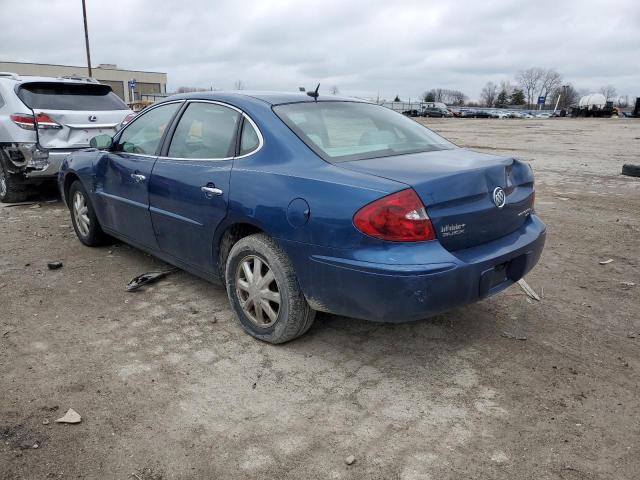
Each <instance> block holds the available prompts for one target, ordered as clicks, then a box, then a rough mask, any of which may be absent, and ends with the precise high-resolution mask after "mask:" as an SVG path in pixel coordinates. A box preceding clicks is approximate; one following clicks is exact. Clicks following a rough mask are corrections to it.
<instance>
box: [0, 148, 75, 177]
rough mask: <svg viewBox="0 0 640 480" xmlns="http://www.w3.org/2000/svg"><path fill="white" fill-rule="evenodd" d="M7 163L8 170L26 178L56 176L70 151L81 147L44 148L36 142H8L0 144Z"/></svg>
mask: <svg viewBox="0 0 640 480" xmlns="http://www.w3.org/2000/svg"><path fill="white" fill-rule="evenodd" d="M0 149H1V150H3V152H4V154H5V158H6V161H7V162H8V163H7V165H6V166H7V167H8V170H9V171H10V172H11V173H13V174H18V175H21V176H22V177H23V179H25V180H30V179H33V180H38V179H43V180H44V179H49V178H55V177H56V176H57V175H58V172H59V171H60V166H61V165H62V162H63V161H64V159H65V158H66V157H67V155H69V154H70V153H73V152H74V151H76V150H79V149H60V150H57V149H52V150H47V149H42V148H39V147H38V146H37V145H36V144H35V143H7V144H0Z"/></svg>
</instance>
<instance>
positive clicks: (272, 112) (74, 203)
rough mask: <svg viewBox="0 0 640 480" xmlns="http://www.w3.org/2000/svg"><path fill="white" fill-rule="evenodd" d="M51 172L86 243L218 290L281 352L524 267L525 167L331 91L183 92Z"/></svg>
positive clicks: (528, 244) (536, 235) (443, 306)
mask: <svg viewBox="0 0 640 480" xmlns="http://www.w3.org/2000/svg"><path fill="white" fill-rule="evenodd" d="M92 146H93V147H95V148H92V149H87V150H84V151H80V152H77V153H74V154H72V155H71V156H69V157H68V158H67V160H66V161H65V162H64V164H63V166H62V169H61V172H60V176H59V186H60V190H61V192H62V195H63V198H64V200H65V202H66V203H67V205H68V206H69V209H70V212H71V219H72V222H73V227H74V229H75V231H76V234H77V236H78V238H79V239H80V241H81V242H82V243H84V244H85V245H88V246H96V245H101V244H104V243H105V242H108V241H110V240H112V239H113V237H115V238H117V239H120V240H122V241H124V242H126V243H129V244H131V245H133V246H135V247H137V248H139V249H141V250H144V251H146V252H149V253H151V254H153V255H155V256H157V257H159V258H161V259H163V260H164V261H166V262H168V263H171V264H173V265H176V266H178V267H180V268H182V269H184V270H187V271H189V272H191V273H193V274H195V275H198V276H200V277H202V278H204V279H207V280H210V281H217V282H221V283H222V284H223V285H224V286H225V287H226V290H227V292H228V296H229V301H230V303H231V305H232V307H233V309H234V311H235V313H236V316H237V318H238V320H239V322H240V325H242V327H243V328H244V329H245V330H246V331H247V332H248V333H249V334H250V335H252V336H254V337H256V338H259V339H261V340H264V341H266V342H270V343H282V342H286V341H288V340H292V339H294V338H296V337H299V336H300V335H303V334H304V333H305V332H306V331H307V330H308V329H309V328H310V327H311V324H312V322H313V319H314V316H315V312H316V311H322V312H330V313H334V314H339V315H345V316H349V317H357V318H363V319H369V320H375V321H384V322H403V321H409V320H417V319H421V318H425V317H428V316H430V315H434V314H436V313H439V312H442V311H444V310H448V309H451V308H454V307H458V306H461V305H466V304H469V303H471V302H475V301H477V300H480V299H482V298H486V297H488V296H489V295H493V294H495V293H497V292H499V291H501V290H503V289H505V288H507V287H508V286H510V285H512V284H513V283H514V282H516V281H517V280H519V279H520V278H522V277H523V276H524V275H525V274H526V273H527V272H528V271H529V270H531V268H533V266H534V265H535V264H536V263H537V261H538V259H539V257H540V254H541V252H542V249H543V246H544V241H545V226H544V224H543V223H542V221H540V219H539V218H538V216H537V215H536V214H535V212H534V197H535V190H534V178H533V172H532V170H531V167H530V166H529V165H528V164H527V163H523V162H521V161H519V160H517V159H515V158H511V157H499V156H494V155H487V154H482V153H476V152H472V151H468V150H464V149H462V148H459V147H457V146H455V145H453V144H452V143H450V142H448V141H447V140H445V139H443V138H442V137H440V136H438V135H436V134H434V133H433V132H431V131H430V130H428V129H427V128H425V127H423V126H422V125H420V124H418V123H416V122H414V121H413V120H410V119H408V118H406V117H404V116H403V115H400V114H398V113H395V112H393V111H391V110H389V109H387V108H385V107H382V106H378V105H374V104H371V103H367V102H363V101H358V100H354V99H349V98H341V97H336V96H333V95H332V96H326V97H324V98H323V95H319V96H315V97H314V96H308V95H304V94H297V93H296V94H285V93H249V92H247V93H244V92H243V93H221V92H209V93H194V94H185V95H177V96H173V97H169V98H168V99H166V100H164V101H162V102H159V103H157V104H155V105H153V106H152V107H150V108H148V109H146V110H145V111H143V112H142V113H141V114H139V115H138V116H137V117H135V118H134V119H133V120H132V121H131V122H130V123H128V124H127V125H126V126H125V127H124V128H123V129H122V130H121V131H120V132H119V133H118V134H116V136H115V137H114V138H111V137H107V136H99V137H96V138H94V139H93V140H92Z"/></svg>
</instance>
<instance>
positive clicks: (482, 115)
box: [473, 110, 493, 118]
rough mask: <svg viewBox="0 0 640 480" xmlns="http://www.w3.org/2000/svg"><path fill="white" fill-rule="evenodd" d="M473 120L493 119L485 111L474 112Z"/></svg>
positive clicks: (489, 113)
mask: <svg viewBox="0 0 640 480" xmlns="http://www.w3.org/2000/svg"><path fill="white" fill-rule="evenodd" d="M473 118H493V114H492V113H491V112H488V111H487V110H476V111H475V113H474V115H473Z"/></svg>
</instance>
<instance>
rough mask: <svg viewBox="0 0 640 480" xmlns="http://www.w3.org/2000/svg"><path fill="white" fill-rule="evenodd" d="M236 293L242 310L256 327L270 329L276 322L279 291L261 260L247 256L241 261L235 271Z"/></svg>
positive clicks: (268, 268) (270, 271) (269, 271)
mask: <svg viewBox="0 0 640 480" xmlns="http://www.w3.org/2000/svg"><path fill="white" fill-rule="evenodd" d="M236 293H237V295H238V299H239V300H240V306H241V307H242V310H243V311H244V313H245V314H246V316H247V317H248V318H249V320H251V322H253V323H254V324H255V325H256V326H257V327H260V328H266V327H270V326H271V325H273V324H274V323H275V322H276V320H278V315H279V314H280V302H281V298H280V290H279V288H278V283H277V282H276V279H275V276H274V274H273V271H272V270H271V267H270V266H269V264H268V263H267V262H265V261H264V260H263V259H262V258H260V257H257V256H255V255H249V256H247V257H245V258H243V259H242V261H241V262H240V264H239V265H238V268H237V270H236Z"/></svg>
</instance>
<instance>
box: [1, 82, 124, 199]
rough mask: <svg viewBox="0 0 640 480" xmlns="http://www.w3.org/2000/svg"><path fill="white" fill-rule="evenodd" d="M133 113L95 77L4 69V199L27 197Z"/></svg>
mask: <svg viewBox="0 0 640 480" xmlns="http://www.w3.org/2000/svg"><path fill="white" fill-rule="evenodd" d="M132 113H133V112H132V111H131V110H130V109H129V108H128V107H127V105H126V104H125V103H124V102H123V101H122V100H120V98H119V97H118V96H117V95H116V94H115V93H113V92H112V91H111V87H110V86H109V85H103V84H101V83H99V82H97V81H96V80H93V79H89V78H75V77H74V78H50V77H29V76H20V75H17V74H15V73H7V72H0V201H1V202H20V201H22V200H24V199H25V198H26V197H27V194H28V186H29V185H39V184H41V183H43V182H44V181H46V180H48V179H55V177H56V176H57V174H58V170H59V169H60V164H61V163H62V160H64V158H65V157H66V156H67V155H68V154H69V153H71V152H72V151H74V150H78V149H81V148H87V147H88V146H89V141H90V140H91V139H92V138H93V137H95V136H96V135H100V134H107V135H110V136H113V135H114V134H115V132H116V127H117V126H118V125H119V124H120V122H122V121H123V120H124V119H125V117H127V116H128V115H130V114H132Z"/></svg>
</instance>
